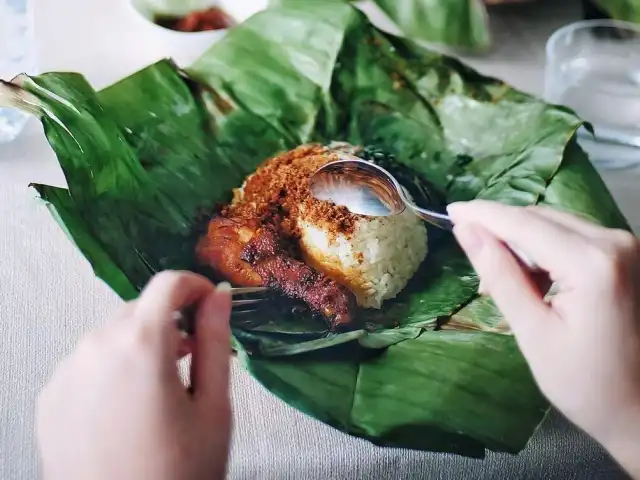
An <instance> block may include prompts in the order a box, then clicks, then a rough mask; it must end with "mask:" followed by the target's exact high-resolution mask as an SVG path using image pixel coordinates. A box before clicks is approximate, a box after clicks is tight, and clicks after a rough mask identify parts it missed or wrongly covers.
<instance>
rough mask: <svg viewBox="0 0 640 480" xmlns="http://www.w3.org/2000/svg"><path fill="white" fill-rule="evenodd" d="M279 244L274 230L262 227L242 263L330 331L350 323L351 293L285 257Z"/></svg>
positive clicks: (352, 298)
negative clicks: (315, 315)
mask: <svg viewBox="0 0 640 480" xmlns="http://www.w3.org/2000/svg"><path fill="white" fill-rule="evenodd" d="M279 243H280V242H279V239H278V235H277V232H276V231H275V229H274V228H272V227H269V226H264V227H263V228H261V229H260V230H259V231H258V232H257V234H256V235H255V236H254V237H253V238H252V239H251V240H250V241H249V243H248V244H247V245H246V247H244V249H243V251H242V259H243V260H245V261H246V262H247V263H248V264H250V265H251V266H252V267H253V269H254V271H255V272H257V273H258V274H259V275H260V277H262V281H263V282H264V285H266V286H268V287H271V288H274V289H277V290H279V291H281V292H282V293H283V294H284V295H286V296H287V297H290V298H296V299H300V300H302V301H304V302H305V303H306V304H307V305H309V307H311V308H312V309H313V310H314V311H316V312H318V313H320V314H322V315H323V316H324V317H325V318H326V319H327V320H328V321H329V323H330V324H331V327H332V329H336V328H339V327H340V326H343V325H347V324H349V323H351V322H352V320H353V318H352V314H351V312H352V311H353V309H354V308H355V304H356V300H355V296H354V295H353V293H351V291H349V289H347V288H346V287H344V286H343V285H340V284H338V283H337V282H335V281H333V280H331V279H330V278H329V277H327V276H326V275H323V274H321V273H319V272H317V271H315V270H313V269H312V268H311V267H309V266H307V265H306V264H304V263H303V262H300V261H298V260H295V259H294V258H292V257H291V256H289V255H288V254H287V253H286V252H285V251H284V250H283V249H282V248H281V246H280V244H279Z"/></svg>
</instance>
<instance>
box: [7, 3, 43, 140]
mask: <svg viewBox="0 0 640 480" xmlns="http://www.w3.org/2000/svg"><path fill="white" fill-rule="evenodd" d="M27 3H28V0H0V78H1V79H3V80H11V79H12V78H13V77H15V76H16V75H18V74H20V73H29V74H32V73H35V68H36V66H35V45H34V37H33V31H32V28H31V15H30V11H29V10H28V5H27ZM28 118H29V117H28V116H27V115H26V114H24V113H23V112H20V111H18V110H14V109H10V108H1V107H0V143H4V142H9V141H11V140H13V139H14V138H16V137H17V136H18V135H19V134H20V132H21V131H22V130H23V128H24V126H25V124H26V123H27V120H28Z"/></svg>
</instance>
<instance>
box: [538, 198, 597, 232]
mask: <svg viewBox="0 0 640 480" xmlns="http://www.w3.org/2000/svg"><path fill="white" fill-rule="evenodd" d="M530 210H531V212H533V213H535V214H537V215H540V216H542V217H544V218H546V219H548V220H551V221H553V222H556V223H557V224H559V225H562V226H563V227H566V228H568V229H570V230H573V231H575V232H576V233H578V234H581V235H584V236H587V237H591V238H601V237H602V236H603V235H604V234H606V233H607V231H608V229H607V228H605V227H602V226H600V225H598V224H596V223H594V222H592V221H590V220H587V219H585V218H583V217H579V216H577V215H573V214H571V213H568V212H564V211H561V210H558V209H555V208H551V207H548V206H542V205H536V206H535V207H530Z"/></svg>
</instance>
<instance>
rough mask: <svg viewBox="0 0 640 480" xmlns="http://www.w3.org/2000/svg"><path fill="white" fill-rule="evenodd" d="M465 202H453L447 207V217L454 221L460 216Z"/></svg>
mask: <svg viewBox="0 0 640 480" xmlns="http://www.w3.org/2000/svg"><path fill="white" fill-rule="evenodd" d="M466 204H467V202H454V203H450V204H449V205H447V213H448V214H449V216H450V217H451V218H452V219H454V220H455V218H456V217H457V216H458V215H459V214H460V210H462V209H463V208H464V207H465V205H466Z"/></svg>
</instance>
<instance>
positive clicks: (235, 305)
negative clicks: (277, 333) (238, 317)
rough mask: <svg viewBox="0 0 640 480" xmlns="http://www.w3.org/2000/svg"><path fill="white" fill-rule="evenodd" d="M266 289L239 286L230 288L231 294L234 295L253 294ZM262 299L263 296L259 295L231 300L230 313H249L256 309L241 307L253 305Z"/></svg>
mask: <svg viewBox="0 0 640 480" xmlns="http://www.w3.org/2000/svg"><path fill="white" fill-rule="evenodd" d="M266 291H267V288H266V287H241V288H232V289H231V296H232V297H234V296H236V295H254V294H256V293H264V292H266ZM263 300H264V296H260V297H258V298H248V299H242V300H231V308H232V310H231V312H232V314H239V313H250V312H255V311H256V309H255V308H254V309H247V308H242V307H247V306H249V305H255V304H257V303H260V302H262V301H263Z"/></svg>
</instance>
